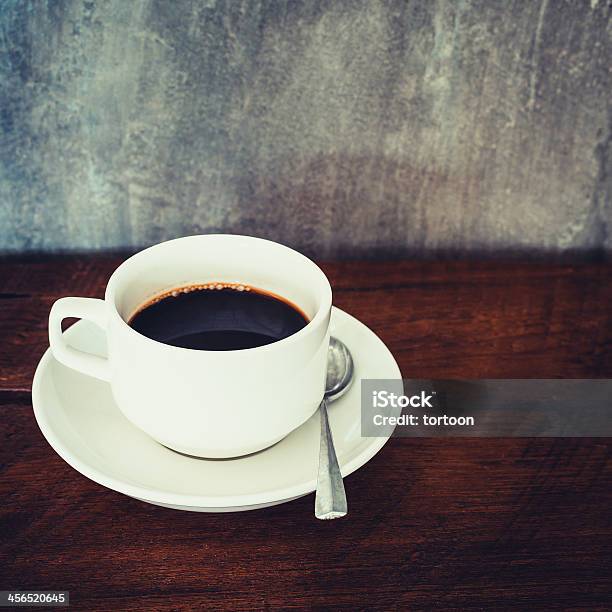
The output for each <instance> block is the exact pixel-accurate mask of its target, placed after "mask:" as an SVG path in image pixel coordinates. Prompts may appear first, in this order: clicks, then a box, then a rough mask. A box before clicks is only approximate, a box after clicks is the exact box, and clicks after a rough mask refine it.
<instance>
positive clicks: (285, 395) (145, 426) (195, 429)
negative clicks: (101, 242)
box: [49, 234, 332, 458]
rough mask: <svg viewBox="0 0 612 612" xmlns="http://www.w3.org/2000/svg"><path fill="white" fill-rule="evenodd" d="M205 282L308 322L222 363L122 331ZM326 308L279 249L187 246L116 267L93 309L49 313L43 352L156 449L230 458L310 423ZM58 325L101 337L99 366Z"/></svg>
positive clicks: (240, 244)
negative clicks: (83, 327) (107, 395)
mask: <svg viewBox="0 0 612 612" xmlns="http://www.w3.org/2000/svg"><path fill="white" fill-rule="evenodd" d="M214 281H220V282H234V283H243V284H246V285H249V286H252V287H255V288H259V289H263V290H265V291H268V292H272V293H275V294H277V295H279V296H282V297H283V298H285V299H287V300H289V301H290V302H292V303H293V304H295V305H296V306H298V307H299V308H300V309H301V310H302V311H303V312H304V313H305V314H306V315H307V316H308V318H309V319H310V322H309V323H308V324H307V325H306V326H305V327H303V328H302V329H301V330H299V331H298V332H296V333H295V334H293V335H291V336H289V337H287V338H285V339H283V340H279V341H277V342H274V343H272V344H268V345H265V346H260V347H256V348H249V349H243V350H231V351H206V350H194V349H185V348H179V347H175V346H171V345H168V344H163V343H161V342H157V341H156V340H152V339H150V338H148V337H146V336H143V335H142V334H140V333H139V332H137V331H135V330H134V329H132V328H131V327H130V326H129V325H128V324H127V321H129V319H130V317H131V316H132V315H133V314H134V313H135V312H136V311H137V310H138V308H139V307H141V306H142V305H143V304H146V303H147V302H149V301H150V300H151V299H153V298H154V297H155V296H157V295H161V294H164V293H166V292H168V291H169V290H172V289H175V288H179V287H184V286H189V285H194V284H205V283H209V282H214ZM331 303H332V292H331V287H330V284H329V281H328V280H327V277H326V276H325V274H324V273H323V272H322V270H321V269H320V268H319V267H318V266H317V265H316V264H314V263H313V262H312V261H311V260H310V259H308V258H307V257H305V256H304V255H302V254H300V253H298V252H296V251H294V250H292V249H290V248H288V247H286V246H283V245H281V244H277V243H275V242H270V241H268V240H262V239H260V238H253V237H250V236H236V235H224V234H212V235H202V236H189V237H186V238H178V239H176V240H170V241H168V242H163V243H161V244H158V245H155V246H153V247H150V248H148V249H145V250H144V251H141V252H140V253H137V254H136V255H134V256H133V257H130V258H129V259H128V260H126V261H125V262H124V263H123V264H121V265H120V266H119V267H118V268H117V269H116V270H115V272H114V273H113V274H112V276H111V278H110V280H109V282H108V285H107V288H106V293H105V297H104V300H99V299H93V298H82V297H65V298H61V299H60V300H58V301H57V302H55V304H53V307H52V309H51V313H50V315H49V340H50V344H51V350H52V352H53V355H54V357H55V358H56V359H57V360H58V361H60V362H61V363H63V364H64V365H66V366H69V367H71V368H74V369H75V370H79V371H80V372H83V373H84V374H88V375H90V376H94V377H96V378H100V379H102V380H106V381H108V382H109V383H110V386H111V389H112V393H113V396H114V398H115V401H116V403H117V406H118V407H119V408H120V410H121V411H122V412H123V414H124V415H125V416H126V417H127V418H128V419H129V420H130V421H131V422H132V423H133V424H134V425H136V426H137V427H139V428H140V429H142V430H143V431H144V432H146V433H147V434H149V435H150V436H151V437H152V438H154V439H155V440H157V441H158V442H160V443H161V444H163V445H165V446H167V447H169V448H171V449H173V450H176V451H179V452H182V453H186V454H189V455H196V456H199V457H211V458H221V457H237V456H240V455H245V454H248V453H253V452H256V451H258V450H261V449H264V448H267V447H268V446H271V445H272V444H274V443H275V442H277V441H279V440H281V439H282V438H284V437H285V436H286V435H287V434H289V433H290V432H291V431H293V430H294V429H296V428H297V427H299V426H300V425H301V424H302V423H304V422H305V421H306V420H307V419H308V418H310V416H312V414H313V413H314V412H315V411H316V409H317V407H318V405H319V402H320V401H321V399H322V397H323V392H324V389H325V379H326V372H327V347H328V342H329V320H330V314H331ZM66 317H80V318H83V319H87V320H90V321H93V322H94V323H96V324H97V325H99V326H100V327H101V328H102V329H104V330H105V332H106V338H107V346H108V358H106V359H105V358H102V357H99V356H95V355H90V354H87V353H84V352H82V351H78V350H76V349H75V348H73V347H71V346H69V345H68V344H67V343H66V340H65V339H64V337H63V335H62V330H61V323H62V320H63V319H65V318H66ZM83 410H87V406H83Z"/></svg>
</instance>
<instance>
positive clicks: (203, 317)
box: [129, 285, 308, 351]
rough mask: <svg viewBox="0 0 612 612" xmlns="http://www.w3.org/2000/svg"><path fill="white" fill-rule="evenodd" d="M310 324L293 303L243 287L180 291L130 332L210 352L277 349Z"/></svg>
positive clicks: (145, 313) (149, 310)
mask: <svg viewBox="0 0 612 612" xmlns="http://www.w3.org/2000/svg"><path fill="white" fill-rule="evenodd" d="M307 323H308V320H307V319H306V317H305V316H304V315H303V314H302V313H301V312H300V311H299V310H298V309H297V308H296V307H294V306H293V305H291V304H290V303H288V302H286V301H284V300H282V299H280V298H277V297H274V296H271V295H269V294H267V293H264V292H261V291H258V290H257V289H254V288H251V287H244V286H243V285H239V286H238V287H232V286H224V287H223V288H222V289H217V288H193V289H192V288H184V289H178V290H176V291H173V292H172V294H170V295H168V296H165V297H163V298H161V299H159V300H157V301H155V302H153V303H151V304H148V305H147V306H145V307H144V308H143V309H141V310H140V311H139V312H137V313H136V314H135V315H134V316H133V317H132V319H131V320H130V321H129V325H130V327H132V328H133V329H135V330H136V331H137V332H140V333H141V334H143V335H145V336H147V337H148V338H151V339H153V340H157V341H158V342H163V343H164V344H170V345H172V346H178V347H182V348H189V349H199V350H207V351H232V350H238V349H247V348H255V347H257V346H263V345H266V344H271V343H272V342H277V341H278V340H282V339H283V338H287V337H288V336H291V335H292V334H294V333H295V332H297V331H299V330H300V329H302V328H303V327H304V326H306V325H307Z"/></svg>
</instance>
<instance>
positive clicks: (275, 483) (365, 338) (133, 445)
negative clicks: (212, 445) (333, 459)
mask: <svg viewBox="0 0 612 612" xmlns="http://www.w3.org/2000/svg"><path fill="white" fill-rule="evenodd" d="M331 325H332V334H333V335H334V336H336V337H337V338H339V339H340V340H342V341H343V342H344V343H345V344H346V345H347V346H348V347H349V349H350V351H351V353H352V354H353V358H354V361H355V380H354V382H353V385H352V387H351V389H350V390H349V391H348V393H346V395H344V396H343V397H342V398H340V399H339V400H338V401H336V402H334V404H333V405H332V406H331V408H330V410H329V418H330V424H331V427H332V432H333V435H334V442H335V446H336V452H337V455H338V461H339V463H340V466H341V470H342V474H343V475H344V476H347V475H348V474H350V473H351V472H354V471H355V470H357V469H359V468H360V467H361V466H362V465H364V464H365V463H366V462H367V461H369V460H370V459H371V458H372V457H373V456H374V455H375V454H376V453H377V452H378V451H379V450H380V449H381V448H382V447H383V445H384V444H385V442H386V441H387V438H362V437H361V435H360V434H361V431H360V430H361V424H360V413H361V407H360V395H361V385H360V379H362V378H391V379H399V378H401V374H400V370H399V367H398V365H397V363H396V362H395V359H394V358H393V355H391V353H390V352H389V349H387V347H386V346H385V345H384V344H383V342H382V340H380V338H378V336H376V334H374V332H372V331H371V330H370V329H368V328H367V327H366V326H365V325H364V324H363V323H360V322H359V321H358V320H357V319H355V318H354V317H352V316H350V315H349V314H347V313H345V312H343V311H342V310H339V309H338V308H334V309H333V313H332V324H331ZM66 334H67V337H68V338H69V340H70V344H72V345H73V346H75V347H78V348H80V349H82V350H86V351H88V352H90V353H96V354H100V355H103V354H104V352H105V341H104V336H103V334H102V332H101V330H99V328H97V327H96V326H95V325H93V324H91V323H88V322H87V321H79V322H78V323H76V324H75V325H73V326H72V327H71V328H70V329H69V330H68V331H67V332H66ZM32 402H33V406H34V414H35V415H36V420H37V421H38V425H39V427H40V429H41V431H42V433H43V435H44V436H45V438H46V439H47V441H48V442H49V444H50V445H51V446H52V447H53V448H54V449H55V451H56V452H57V453H58V454H59V455H60V457H62V459H64V461H66V462H67V463H68V464H69V465H71V466H72V467H73V468H74V469H76V470H77V471H79V472H81V474H83V475H84V476H87V478H90V479H91V480H93V481H94V482H97V483H99V484H101V485H104V486H105V487H108V488H110V489H114V490H115V491H119V492H120V493H124V494H126V495H130V496H131V497H135V498H137V499H140V500H142V501H146V502H149V503H152V504H157V505H160V506H167V507H170V508H176V509H180V510H194V511H199V512H233V511H238V510H252V509H255V508H263V507H266V506H272V505H275V504H280V503H283V502H286V501H290V500H292V499H295V498H297V497H301V496H302V495H306V494H308V493H311V492H312V491H314V489H315V486H316V469H317V463H318V451H319V415H318V412H317V413H316V414H315V415H314V416H313V417H312V418H311V419H310V420H308V421H307V422H306V423H304V425H302V426H301V427H300V428H298V429H297V430H295V431H294V432H292V433H291V434H289V435H288V436H287V437H286V438H284V439H283V440H281V441H280V442H279V443H278V444H276V445H274V446H272V447H271V448H269V449H267V450H264V451H261V452H260V453H256V454H254V455H250V456H247V457H241V458H238V459H226V460H207V459H197V458H192V457H187V456H184V455H180V454H178V453H176V452H174V451H171V450H169V449H167V448H165V447H163V446H161V445H160V444H158V443H157V442H155V441H154V440H152V439H151V438H149V437H148V436H147V435H146V434H144V433H143V432H141V431H140V430H139V429H137V428H136V427H134V426H133V425H132V424H131V423H130V422H129V421H128V420H127V419H126V418H125V417H124V416H123V415H122V414H121V412H120V411H119V409H118V408H117V406H116V405H115V403H114V401H113V398H112V395H111V392H110V388H109V386H108V384H107V383H105V382H101V381H99V380H96V379H93V378H90V377H88V376H85V375H83V374H79V373H78V372H76V371H74V370H71V369H69V368H67V367H65V366H63V365H62V364H60V363H59V362H57V361H56V360H55V359H54V358H53V356H52V355H51V352H50V350H49V349H48V350H47V351H46V353H45V354H44V355H43V358H42V359H41V361H40V363H39V364H38V368H37V369H36V374H35V375H34V382H33V386H32Z"/></svg>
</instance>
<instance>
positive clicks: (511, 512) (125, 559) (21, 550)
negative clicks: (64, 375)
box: [0, 257, 612, 611]
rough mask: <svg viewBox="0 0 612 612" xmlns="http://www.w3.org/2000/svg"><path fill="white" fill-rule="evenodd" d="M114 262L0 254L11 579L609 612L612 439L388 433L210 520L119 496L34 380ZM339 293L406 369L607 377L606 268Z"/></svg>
mask: <svg viewBox="0 0 612 612" xmlns="http://www.w3.org/2000/svg"><path fill="white" fill-rule="evenodd" d="M119 261H120V258H119V257H111V258H104V257H99V258H93V259H91V258H82V257H78V258H76V257H75V258H60V259H51V260H49V259H46V258H45V259H30V260H28V261H22V260H10V261H9V260H5V261H3V262H1V263H0V295H1V296H2V299H1V300H0V316H1V319H0V342H1V344H2V346H3V350H2V353H1V355H2V362H1V364H0V366H1V373H2V379H1V380H0V393H1V395H0V498H1V499H2V502H3V503H2V505H1V506H0V589H17V588H19V589H45V588H46V589H69V590H70V591H71V607H72V608H73V609H78V610H88V611H98V610H100V611H101V610H108V611H110V610H113V611H116V610H147V611H150V610H202V609H228V610H258V609H291V608H295V609H315V610H330V609H333V610H337V609H347V610H362V609H363V610H365V609H369V610H395V609H402V610H406V609H410V610H429V609H442V610H562V609H571V610H606V609H609V602H610V598H611V597H612V591H611V574H610V569H609V568H610V567H612V558H611V557H612V554H611V551H612V546H611V543H612V525H611V524H610V520H609V508H610V505H611V504H612V487H611V486H610V484H611V477H612V461H611V451H612V441H609V440H607V439H592V440H591V439H478V440H470V441H469V444H468V443H466V441H465V440H461V439H447V440H442V439H407V438H396V439H392V440H391V441H390V442H389V443H388V444H387V445H386V446H385V448H384V449H383V451H382V452H381V453H380V454H379V455H378V456H376V457H375V458H374V459H373V460H372V461H371V462H369V463H368V464H367V465H366V466H364V467H363V468H362V469H360V470H359V471H358V472H356V473H355V474H353V475H351V476H350V477H348V478H347V481H346V486H347V493H348V497H349V501H350V515H349V517H348V518H347V519H346V520H342V521H333V522H326V523H322V522H318V521H316V520H315V519H314V518H313V514H312V513H313V498H312V496H308V497H306V498H304V499H300V500H297V501H295V502H292V503H290V504H285V505H282V506H277V507H275V508H270V509H265V510H260V511H255V512H249V513H244V514H232V515H200V514H192V513H185V512H177V511H172V510H166V509H162V508H157V507H153V506H149V505H146V504H144V503H141V502H138V501H136V500H133V499H129V498H127V497H125V496H122V495H120V494H118V493H115V492H113V491H109V490H106V489H104V488H102V487H100V486H98V485H96V484H94V483H93V482H90V481H89V480H87V479H86V478H84V477H82V476H81V475H79V474H78V473H77V472H75V471H74V470H73V469H72V468H70V467H69V466H68V465H67V464H65V463H64V462H63V461H62V460H61V459H60V458H59V457H58V456H57V455H56V454H55V453H54V452H53V451H52V449H51V448H50V447H49V446H48V444H47V443H46V441H45V440H44V439H43V437H42V435H41V433H40V431H39V430H38V427H37V425H36V423H35V421H34V418H33V416H32V411H31V406H30V399H29V389H30V383H31V375H32V372H33V370H34V367H35V364H36V362H37V361H38V359H39V357H40V355H41V354H42V352H43V351H44V349H45V346H46V331H45V326H46V316H47V313H48V309H49V307H50V304H51V303H52V301H53V300H54V299H56V298H57V297H59V296H61V295H67V294H73V295H90V296H101V295H102V293H103V287H104V284H105V281H106V279H107V277H108V275H109V274H110V272H111V271H112V269H113V268H114V267H115V266H116V265H117V264H118V263H119ZM324 268H325V270H326V272H327V273H328V274H329V276H330V279H331V281H332V286H333V287H334V296H335V298H334V299H335V302H336V303H337V304H338V305H339V306H340V307H342V308H345V309H346V310H348V311H349V312H351V313H352V314H354V315H355V316H357V317H359V318H360V319H362V320H363V321H365V322H366V323H367V324H368V325H370V326H371V327H372V328H373V329H374V330H375V331H376V332H377V333H378V334H379V335H380V336H381V337H382V338H383V339H384V340H385V341H386V342H387V343H388V344H389V346H390V348H391V350H392V351H393V352H394V354H395V355H396V356H397V357H398V361H399V363H400V367H401V369H402V371H403V373H404V375H405V376H407V377H423V378H425V377H442V376H446V377H454V376H457V377H458V376H460V377H466V378H469V377H494V376H497V377H536V376H537V377H606V376H607V377H610V376H612V357H611V354H612V326H611V321H610V314H609V308H608V306H609V303H610V301H611V298H612V283H611V282H610V281H611V279H612V268H610V267H609V266H608V267H606V266H591V265H590V266H575V267H571V266H534V265H520V264H509V265H506V266H503V265H495V264H472V265H470V264H465V263H445V264H441V263H430V264H421V263H411V262H402V263H393V264H385V263H376V264H374V263H367V264H365V263H350V262H344V263H327V264H324Z"/></svg>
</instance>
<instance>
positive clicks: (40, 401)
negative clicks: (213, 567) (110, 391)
mask: <svg viewBox="0 0 612 612" xmlns="http://www.w3.org/2000/svg"><path fill="white" fill-rule="evenodd" d="M334 318H337V319H338V318H340V319H342V318H344V319H345V320H347V321H348V322H349V323H350V324H351V325H360V326H363V327H365V328H366V330H367V331H368V332H369V334H371V335H373V336H374V339H375V340H376V341H378V342H380V343H381V345H382V346H383V347H384V349H385V351H386V353H387V355H388V357H389V376H388V377H387V378H390V379H401V378H402V376H401V371H400V368H399V366H398V364H397V361H396V360H395V357H393V354H392V353H391V351H390V350H389V348H388V347H387V345H386V344H385V343H384V342H383V341H382V340H381V338H380V337H379V336H378V335H377V334H376V333H375V332H374V331H372V330H371V329H370V328H369V327H368V326H367V325H365V323H362V322H361V321H359V319H357V318H356V317H354V316H352V315H350V314H349V313H347V312H345V311H343V310H342V309H340V308H338V307H336V306H332V325H333V319H334ZM82 325H83V322H82V321H77V322H76V323H75V324H74V325H73V326H72V327H70V328H69V329H68V330H67V331H66V332H65V333H66V334H67V337H68V338H70V337H71V336H72V335H73V334H75V333H76V331H75V330H76V329H78V328H79V326H82ZM340 339H342V338H340ZM52 360H54V357H53V355H52V353H51V349H50V348H47V350H46V351H45V353H44V354H43V356H42V358H41V359H40V361H39V363H38V365H37V367H36V372H35V373H34V379H33V382H32V406H33V410H34V416H35V419H36V422H37V424H38V427H39V429H40V430H41V433H42V434H43V437H44V438H45V439H46V441H47V442H48V443H49V445H50V446H51V447H52V448H53V450H54V451H55V452H56V453H57V454H58V455H59V456H60V457H61V458H62V459H63V460H64V461H65V462H66V463H67V464H68V465H69V466H71V467H72V468H74V469H75V470H76V471H77V472H79V473H80V474H82V475H83V476H85V477H86V478H88V479H89V480H92V481H93V482H95V483H97V484H99V485H102V486H104V487H106V488H109V489H112V490H114V491H117V492H118V493H123V494H124V495H128V496H130V497H134V498H137V499H140V500H142V501H149V502H151V503H156V502H158V503H161V504H164V505H168V506H185V507H190V508H210V509H211V510H214V509H215V508H219V509H220V508H226V509H227V508H233V509H236V510H239V509H240V508H241V507H244V506H260V507H261V505H274V504H278V503H282V502H283V501H290V500H292V499H296V498H298V497H302V496H304V495H308V494H309V493H312V492H313V491H314V490H315V489H316V484H317V480H316V478H313V479H311V480H309V481H307V482H304V483H300V484H297V485H291V486H289V487H284V488H283V489H276V490H272V491H266V492H259V493H251V494H235V495H223V496H213V497H211V496H207V495H196V494H185V493H173V492H169V491H164V490H162V489H157V488H151V487H146V486H140V485H134V484H131V483H129V482H126V481H124V480H119V479H117V478H116V477H115V476H112V475H110V474H108V473H105V472H104V471H103V470H100V469H98V468H97V467H94V466H92V465H90V464H89V463H87V462H85V461H82V460H81V459H79V457H77V456H75V455H74V454H73V453H71V452H70V449H69V448H68V447H67V446H66V445H65V444H64V443H63V442H62V440H61V437H60V436H58V435H57V434H56V433H55V431H54V429H53V427H52V426H51V424H50V423H49V421H48V419H47V416H46V413H47V409H45V408H44V407H43V406H44V404H45V402H44V398H43V396H42V391H41V385H42V381H43V377H44V376H45V374H46V375H47V376H49V375H50V374H49V373H48V370H49V366H50V365H51V361H52ZM391 370H393V374H392V373H391ZM392 433H393V432H391V433H390V435H389V436H388V437H376V438H364V439H368V440H371V443H370V444H368V445H367V446H366V447H365V448H364V450H363V451H361V452H360V453H359V454H358V455H357V456H356V457H354V458H353V459H352V460H350V461H348V462H347V463H345V464H343V465H341V466H340V470H341V473H342V476H343V477H344V478H346V477H347V476H349V475H350V474H352V473H353V472H355V471H357V470H358V469H359V468H361V467H363V466H364V465H365V464H366V463H367V462H368V461H370V460H371V459H372V458H373V457H374V456H375V455H376V454H377V453H378V452H379V451H380V450H381V449H382V447H383V446H384V445H385V444H386V443H387V441H388V440H389V438H390V437H391V435H392ZM262 452H266V451H265V450H264V451H262ZM235 460H236V461H240V458H236V459H235ZM245 509H247V508H245Z"/></svg>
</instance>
